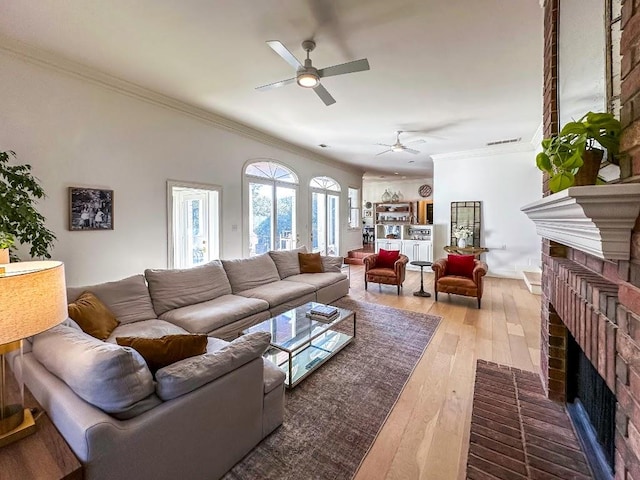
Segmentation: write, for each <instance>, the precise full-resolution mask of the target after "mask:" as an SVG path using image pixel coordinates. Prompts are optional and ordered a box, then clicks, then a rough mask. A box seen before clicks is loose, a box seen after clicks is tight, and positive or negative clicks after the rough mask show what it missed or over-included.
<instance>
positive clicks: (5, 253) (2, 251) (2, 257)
mask: <svg viewBox="0 0 640 480" xmlns="http://www.w3.org/2000/svg"><path fill="white" fill-rule="evenodd" d="M3 263H9V249H8V248H0V264H3Z"/></svg>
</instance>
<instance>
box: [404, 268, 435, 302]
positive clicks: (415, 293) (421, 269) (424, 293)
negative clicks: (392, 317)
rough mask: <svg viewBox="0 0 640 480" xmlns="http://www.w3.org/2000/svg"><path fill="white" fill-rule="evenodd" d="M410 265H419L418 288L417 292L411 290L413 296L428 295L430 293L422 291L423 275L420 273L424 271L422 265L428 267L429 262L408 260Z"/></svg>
mask: <svg viewBox="0 0 640 480" xmlns="http://www.w3.org/2000/svg"><path fill="white" fill-rule="evenodd" d="M409 263H410V264H411V265H415V266H416V267H420V290H418V291H417V292H413V295H414V296H415V297H430V296H431V294H430V293H429V292H425V291H424V276H423V275H422V274H423V272H424V270H423V269H424V267H430V266H431V262H423V261H422V260H414V261H413V262H409Z"/></svg>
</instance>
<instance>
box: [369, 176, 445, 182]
mask: <svg viewBox="0 0 640 480" xmlns="http://www.w3.org/2000/svg"><path fill="white" fill-rule="evenodd" d="M393 177H395V175H387V176H386V178H369V177H364V178H363V179H362V180H363V181H365V182H367V183H417V182H425V183H431V184H433V177H426V176H425V177H408V178H393Z"/></svg>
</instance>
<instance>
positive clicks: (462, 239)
mask: <svg viewBox="0 0 640 480" xmlns="http://www.w3.org/2000/svg"><path fill="white" fill-rule="evenodd" d="M453 236H454V237H456V238H457V239H458V241H457V244H458V247H460V248H465V247H466V246H467V238H469V237H472V236H473V231H472V230H471V229H470V228H469V227H468V226H466V225H459V226H457V227H456V228H455V229H454V230H453Z"/></svg>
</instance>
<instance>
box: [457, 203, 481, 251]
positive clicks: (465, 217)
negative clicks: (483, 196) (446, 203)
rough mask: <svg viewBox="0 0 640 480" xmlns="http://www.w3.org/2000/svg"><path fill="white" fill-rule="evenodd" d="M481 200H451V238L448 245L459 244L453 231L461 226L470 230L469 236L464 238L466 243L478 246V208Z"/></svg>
mask: <svg viewBox="0 0 640 480" xmlns="http://www.w3.org/2000/svg"><path fill="white" fill-rule="evenodd" d="M481 204H482V202H451V238H450V243H449V245H456V246H458V245H459V240H458V238H457V237H456V235H455V233H456V232H457V231H458V229H460V228H462V227H468V228H469V230H471V237H467V238H466V245H467V246H469V247H471V246H473V247H480V246H481V245H480V232H481V230H482V229H481V227H482V222H481V217H480V210H481V208H480V207H481Z"/></svg>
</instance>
